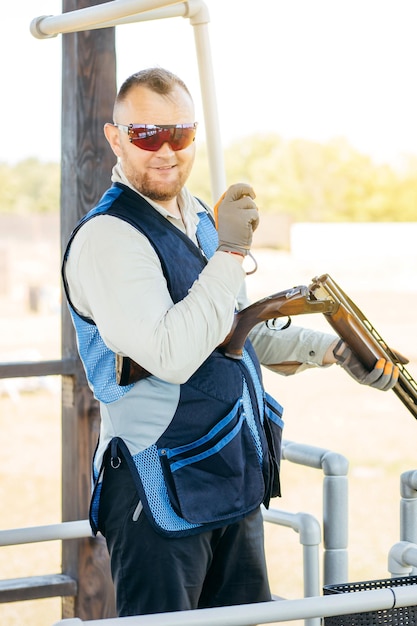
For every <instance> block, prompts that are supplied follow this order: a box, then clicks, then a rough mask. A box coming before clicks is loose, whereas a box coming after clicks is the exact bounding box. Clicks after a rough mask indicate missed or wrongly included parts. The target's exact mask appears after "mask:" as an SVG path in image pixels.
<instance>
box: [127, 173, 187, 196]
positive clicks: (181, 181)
mask: <svg viewBox="0 0 417 626" xmlns="http://www.w3.org/2000/svg"><path fill="white" fill-rule="evenodd" d="M187 178H188V174H187V175H186V176H184V175H181V174H180V176H178V177H177V179H176V180H175V181H173V182H171V183H168V184H167V183H158V182H155V181H153V180H151V178H150V177H149V176H148V175H147V174H145V175H144V176H137V175H134V176H133V179H132V178H131V179H130V182H131V183H132V185H133V186H134V188H135V189H137V191H139V192H140V193H141V194H142V195H143V196H146V197H147V198H150V199H151V200H153V201H154V202H168V201H169V200H172V199H173V198H175V197H176V196H177V195H178V194H179V193H180V191H181V189H182V188H183V187H184V185H185V183H186V180H187Z"/></svg>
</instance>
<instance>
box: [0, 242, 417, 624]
mask: <svg viewBox="0 0 417 626" xmlns="http://www.w3.org/2000/svg"><path fill="white" fill-rule="evenodd" d="M256 256H257V260H258V264H259V270H258V272H257V273H256V274H255V275H254V276H251V277H250V278H249V279H248V284H249V291H250V294H251V297H252V299H256V298H259V297H263V296H266V295H269V294H271V293H274V292H276V291H280V290H281V289H285V288H287V287H291V286H293V285H295V284H308V283H309V281H310V279H311V278H312V277H313V276H314V275H315V274H317V273H319V272H322V271H329V269H328V268H322V267H312V268H311V267H309V266H304V265H302V264H300V263H297V262H295V261H294V260H293V259H291V257H290V256H289V255H286V254H283V253H275V252H271V251H266V250H262V251H259V252H258V253H257V255H256ZM336 270H337V275H336V273H334V272H332V271H331V272H330V273H332V276H333V277H334V279H335V280H337V282H338V283H339V284H340V285H341V286H342V288H344V289H345V291H347V292H348V293H349V295H350V297H351V298H352V299H353V300H354V301H355V302H356V304H357V305H358V306H359V307H360V308H361V309H362V311H363V312H364V313H365V314H366V316H367V317H368V319H369V320H370V321H371V322H372V323H373V325H374V326H375V327H376V328H377V330H378V332H379V333H380V334H381V335H382V337H383V338H384V339H385V340H386V341H387V343H388V344H389V345H390V346H391V347H395V348H396V349H397V350H399V351H400V352H402V353H403V354H405V355H406V356H407V357H408V358H409V359H410V363H409V365H407V369H408V370H409V371H410V373H411V374H412V375H413V376H414V377H415V378H417V341H416V339H417V332H416V331H417V319H416V310H417V289H414V287H411V288H410V289H409V290H404V289H402V290H401V291H398V290H395V288H393V283H392V282H391V281H388V283H386V282H385V284H384V281H382V280H381V281H380V282H378V281H377V282H375V281H374V282H370V283H368V284H366V283H365V282H364V281H362V282H361V284H360V288H358V287H357V284H356V283H355V280H354V276H353V274H352V272H349V270H348V269H343V268H339V267H337V268H336ZM355 285H356V286H355ZM52 287H54V285H52ZM394 287H395V284H394ZM49 293H55V292H54V289H50V290H49ZM16 301H17V300H16ZM13 302H14V300H13V299H12V301H11V300H10V298H9V299H7V301H6V299H2V300H1V304H2V311H4V314H3V313H2V315H1V317H0V353H2V354H3V355H10V354H11V353H13V354H14V355H15V356H16V358H20V355H22V354H25V353H26V354H28V353H32V354H36V355H40V358H54V357H57V356H59V343H60V338H59V337H60V323H59V314H58V311H57V307H56V306H55V304H56V303H55V302H54V303H52V304H51V303H50V302H49V301H48V302H49V303H48V305H45V306H42V307H41V310H40V311H39V312H28V310H27V308H26V309H25V308H24V307H23V308H22V309H19V307H17V306H16V307H15V306H14V305H13ZM3 305H4V306H3ZM12 305H13V306H12ZM293 323H294V324H299V325H304V326H308V327H313V328H318V329H320V330H323V331H325V332H332V331H331V329H330V326H328V324H327V323H326V321H325V320H324V318H323V316H305V317H304V318H301V317H300V318H298V319H293ZM0 360H4V359H3V358H1V359H0ZM264 377H265V385H266V387H267V389H268V391H269V392H270V393H272V395H274V396H275V397H276V398H277V400H278V401H279V402H280V403H281V404H282V405H283V406H284V407H285V413H284V418H285V430H284V438H285V439H286V440H289V441H296V442H299V443H305V444H309V445H313V446H318V447H321V448H326V449H329V450H332V451H334V452H338V453H340V454H343V455H344V456H346V458H347V459H348V460H349V546H348V553H349V580H350V581H355V580H356V581H361V580H369V579H378V578H386V577H388V576H389V572H388V569H387V556H388V552H389V550H390V548H391V547H392V545H394V544H395V543H396V542H397V541H399V538H400V535H399V532H400V531H399V503H400V490H399V487H400V476H401V474H402V473H403V472H405V471H408V470H413V469H416V468H417V458H416V439H417V423H416V420H415V419H414V418H413V416H412V415H411V413H409V412H408V411H407V409H406V408H405V407H404V406H403V405H402V403H401V402H400V400H399V399H398V398H397V397H396V395H395V394H394V393H393V392H388V393H383V392H378V391H375V390H373V389H369V388H367V387H362V386H360V385H358V384H357V383H355V382H354V381H353V380H352V379H351V378H350V377H349V376H347V375H346V374H345V373H344V372H343V371H342V370H341V369H340V368H338V367H331V368H327V369H325V370H322V369H315V370H313V371H307V372H304V373H302V374H300V375H297V376H294V377H289V378H285V377H281V376H277V375H274V374H272V373H271V372H268V371H264ZM20 382H21V381H20ZM42 382H43V383H44V386H43V387H39V385H34V387H33V389H32V390H30V389H27V388H26V389H24V388H23V387H22V386H19V385H20V383H19V381H15V382H14V386H13V384H11V385H10V384H9V387H8V388H7V387H5V385H4V384H3V386H2V387H0V420H1V432H2V433H3V437H2V441H3V447H2V463H1V465H0V494H1V502H2V515H1V522H0V528H2V529H8V528H13V527H21V526H34V525H39V524H52V523H56V522H59V521H60V445H61V442H60V395H59V380H58V379H52V380H49V381H42ZM281 482H282V489H283V496H282V498H277V499H274V500H273V502H272V507H273V508H277V509H280V510H284V511H289V512H306V513H310V514H312V515H314V516H315V517H317V519H318V520H319V522H320V523H321V524H322V510H321V509H322V485H323V475H322V473H321V471H318V470H314V469H310V468H305V467H302V466H298V465H294V464H292V463H290V462H288V461H284V462H283V463H282V481H281ZM266 545H267V555H268V566H269V572H270V579H271V586H272V590H273V592H274V593H275V594H277V595H280V596H283V597H286V598H298V597H302V595H303V581H302V547H301V545H300V543H299V537H298V536H297V533H295V532H294V531H293V530H291V529H288V528H284V527H279V526H273V525H271V524H266ZM320 551H321V558H322V553H323V549H322V546H321V548H320ZM321 567H322V562H321ZM59 571H60V552H59V544H58V543H57V542H51V543H48V544H34V545H33V546H18V547H13V548H12V547H8V548H2V550H1V551H0V577H1V578H3V579H8V578H14V577H21V576H30V575H34V574H47V573H56V572H59ZM59 619H60V601H59V600H57V599H51V600H41V601H36V602H25V603H12V604H5V605H0V624H2V626H26V625H30V626H52V624H53V623H54V622H55V621H57V620H59ZM291 623H292V624H296V623H297V622H291Z"/></svg>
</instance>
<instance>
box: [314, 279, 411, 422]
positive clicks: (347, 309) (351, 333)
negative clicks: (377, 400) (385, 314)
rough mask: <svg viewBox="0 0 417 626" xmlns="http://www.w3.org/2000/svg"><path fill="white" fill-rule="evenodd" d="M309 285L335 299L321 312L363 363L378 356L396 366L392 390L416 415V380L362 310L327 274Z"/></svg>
mask: <svg viewBox="0 0 417 626" xmlns="http://www.w3.org/2000/svg"><path fill="white" fill-rule="evenodd" d="M309 289H310V291H311V293H312V294H313V296H314V295H315V296H316V297H318V298H324V299H326V298H330V299H331V300H332V301H334V302H336V303H337V307H336V308H335V310H334V311H330V312H326V313H324V316H325V318H326V320H327V321H328V322H329V324H330V325H331V326H332V328H333V329H334V330H335V331H336V333H337V334H338V335H339V337H341V338H342V339H343V340H344V341H345V342H346V343H347V344H348V346H349V347H350V349H351V350H352V352H354V353H355V354H356V356H357V357H358V359H359V360H360V361H361V363H362V364H363V365H364V366H365V367H367V368H368V369H369V370H371V369H372V368H373V367H374V366H375V363H376V362H377V361H378V359H380V358H384V359H386V360H389V361H392V362H393V363H395V365H397V366H398V369H399V378H398V382H397V384H396V385H395V386H394V387H393V391H394V392H395V393H396V395H397V396H398V397H399V398H400V400H401V401H402V402H403V404H404V405H405V406H406V407H407V409H408V410H409V411H410V413H412V415H413V416H414V417H415V418H416V419H417V382H416V381H415V380H414V379H413V378H412V376H411V374H410V373H409V372H408V371H407V370H406V368H405V367H404V362H403V360H402V359H401V357H400V355H398V354H396V353H395V352H394V350H392V349H391V348H390V347H389V346H388V344H387V343H386V342H385V341H384V340H383V339H382V337H381V336H380V335H379V333H378V332H377V330H376V329H375V328H374V326H372V324H371V322H370V321H369V320H368V319H367V318H366V317H365V315H364V314H363V313H362V311H361V310H360V309H359V308H358V307H357V306H356V304H355V303H354V302H352V300H351V299H350V298H349V297H348V296H347V295H346V294H345V293H344V291H342V289H341V288H340V287H339V286H338V285H337V283H336V282H335V281H334V280H333V279H332V278H331V277H330V276H329V275H328V274H323V275H322V276H319V277H315V278H313V279H312V283H311V285H310V286H309Z"/></svg>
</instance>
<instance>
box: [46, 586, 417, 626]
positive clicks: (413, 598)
mask: <svg viewBox="0 0 417 626" xmlns="http://www.w3.org/2000/svg"><path fill="white" fill-rule="evenodd" d="M415 604H417V585H409V586H404V587H395V588H393V587H389V588H387V589H375V590H370V591H358V592H355V593H341V594H335V595H329V596H315V597H311V598H301V599H298V600H280V601H276V602H261V603H258V604H244V605H239V606H230V607H221V608H214V609H199V610H192V611H177V612H175V613H157V614H154V615H140V616H134V617H123V618H110V619H102V620H88V621H82V620H79V619H78V618H75V619H69V620H61V621H60V622H56V623H55V624H54V626H78V625H81V624H86V625H87V626H122V625H123V626H145V625H146V626H218V624H227V625H228V626H251V625H253V624H267V623H270V622H283V621H286V620H300V619H309V618H313V617H330V616H334V615H345V614H351V613H365V612H369V611H377V610H384V609H392V608H393V607H394V606H396V607H404V606H412V605H415Z"/></svg>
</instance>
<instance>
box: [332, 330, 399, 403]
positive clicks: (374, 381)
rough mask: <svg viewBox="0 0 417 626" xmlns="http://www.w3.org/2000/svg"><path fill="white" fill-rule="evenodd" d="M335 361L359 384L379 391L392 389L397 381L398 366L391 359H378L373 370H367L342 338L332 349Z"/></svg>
mask: <svg viewBox="0 0 417 626" xmlns="http://www.w3.org/2000/svg"><path fill="white" fill-rule="evenodd" d="M333 354H334V357H335V359H336V363H337V364H338V365H340V366H341V367H343V369H344V370H346V372H347V373H348V374H349V375H350V376H352V378H354V379H355V380H356V381H357V382H358V383H360V384H361V385H369V386H370V387H374V388H375V389H380V390H381V391H388V390H389V389H392V388H393V387H394V385H395V384H396V382H397V381H398V374H399V370H398V366H397V365H394V364H393V363H392V362H391V361H386V360H385V359H379V360H378V361H377V362H376V363H375V367H374V369H373V370H371V371H369V370H368V369H366V367H364V366H363V365H362V363H361V362H360V361H359V359H358V358H357V357H356V356H355V354H353V352H352V350H351V349H350V348H349V347H348V346H347V345H346V343H345V342H344V341H343V339H340V341H338V343H337V345H336V347H335V348H334V350H333Z"/></svg>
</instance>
